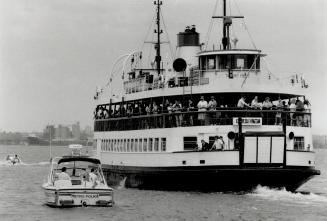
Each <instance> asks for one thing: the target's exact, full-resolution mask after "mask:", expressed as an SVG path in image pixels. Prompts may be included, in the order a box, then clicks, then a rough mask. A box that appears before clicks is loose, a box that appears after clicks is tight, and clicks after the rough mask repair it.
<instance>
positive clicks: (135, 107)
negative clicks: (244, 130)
mask: <svg viewBox="0 0 327 221" xmlns="http://www.w3.org/2000/svg"><path fill="white" fill-rule="evenodd" d="M236 107H237V109H251V110H274V111H275V112H274V114H275V116H274V118H275V124H276V125H281V123H282V112H278V111H289V112H290V113H289V115H288V116H289V118H290V121H291V122H290V125H293V126H310V125H309V124H310V115H308V114H296V113H295V112H303V113H309V112H310V103H309V101H308V100H304V101H301V100H299V99H295V98H293V99H290V101H289V103H288V102H286V101H285V100H281V99H279V100H278V101H277V102H275V104H273V103H272V102H271V100H270V98H269V97H266V98H265V99H264V101H263V102H259V100H258V96H255V97H254V98H253V100H252V101H251V103H247V102H246V97H245V96H242V97H241V98H240V99H239V100H238V102H237V105H236ZM226 108H228V106H227V105H220V106H218V103H217V101H216V99H215V97H214V96H211V98H210V100H209V102H208V101H206V100H205V97H204V96H201V97H200V100H199V101H198V102H197V105H195V104H194V102H193V100H192V99H188V100H187V103H186V104H184V105H183V103H182V102H181V101H180V100H178V99H177V100H175V102H174V103H173V102H171V101H170V100H169V99H166V100H165V101H164V102H163V103H160V104H157V103H156V102H155V101H153V102H152V103H151V102H144V101H143V102H142V101H139V102H138V103H135V104H131V103H129V104H127V105H119V108H117V109H116V110H113V109H107V108H106V106H105V105H99V106H97V108H96V109H95V111H94V118H95V119H108V118H119V117H131V116H140V115H157V114H161V113H166V114H172V113H174V116H170V117H169V120H173V118H175V123H174V124H175V126H176V127H178V126H183V122H184V120H185V119H183V118H184V116H183V114H182V113H185V112H195V111H198V112H201V113H198V114H197V120H198V121H200V124H201V125H207V124H208V123H209V124H212V122H208V121H210V119H208V115H207V114H206V113H205V112H207V111H215V113H213V114H214V116H211V118H212V119H214V118H215V119H217V118H220V117H221V113H220V112H217V110H221V109H226ZM293 112H294V113H293ZM178 113H181V114H178ZM194 117H195V116H194V115H189V116H188V118H189V119H188V121H189V125H193V121H194V120H195V119H194Z"/></svg>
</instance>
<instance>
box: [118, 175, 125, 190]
mask: <svg viewBox="0 0 327 221" xmlns="http://www.w3.org/2000/svg"><path fill="white" fill-rule="evenodd" d="M125 183H126V177H124V179H122V180H121V181H120V182H119V184H118V185H117V186H116V189H118V190H121V189H124V188H125Z"/></svg>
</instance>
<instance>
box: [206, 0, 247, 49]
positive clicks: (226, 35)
mask: <svg viewBox="0 0 327 221" xmlns="http://www.w3.org/2000/svg"><path fill="white" fill-rule="evenodd" d="M223 4H224V5H223V16H212V18H222V19H223V38H222V44H223V49H224V50H230V49H231V47H230V40H229V26H231V25H232V19H233V18H244V16H232V15H229V16H227V15H226V0H223Z"/></svg>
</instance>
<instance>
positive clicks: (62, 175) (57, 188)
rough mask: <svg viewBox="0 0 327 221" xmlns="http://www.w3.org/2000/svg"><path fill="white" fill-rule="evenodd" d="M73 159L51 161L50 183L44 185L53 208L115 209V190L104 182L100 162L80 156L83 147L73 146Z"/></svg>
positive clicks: (48, 202) (47, 200)
mask: <svg viewBox="0 0 327 221" xmlns="http://www.w3.org/2000/svg"><path fill="white" fill-rule="evenodd" d="M69 147H70V148H71V149H73V151H72V155H70V156H63V157H56V158H53V159H51V168H50V173H49V175H48V180H47V182H46V183H44V184H43V185H42V187H43V189H44V191H45V196H46V204H47V205H48V206H52V207H75V206H113V204H114V199H113V189H112V188H110V187H109V186H108V185H107V183H106V180H105V178H104V175H103V172H102V168H101V162H100V160H99V159H96V158H91V157H89V156H83V155H81V151H79V153H78V151H76V150H78V149H81V148H82V146H81V145H70V146H69Z"/></svg>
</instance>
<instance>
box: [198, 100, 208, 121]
mask: <svg viewBox="0 0 327 221" xmlns="http://www.w3.org/2000/svg"><path fill="white" fill-rule="evenodd" d="M207 108H208V102H207V101H206V100H204V96H201V97H200V101H199V103H198V111H199V112H200V111H201V112H203V111H207ZM198 119H199V121H200V124H201V125H204V124H205V119H206V113H199V114H198Z"/></svg>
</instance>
